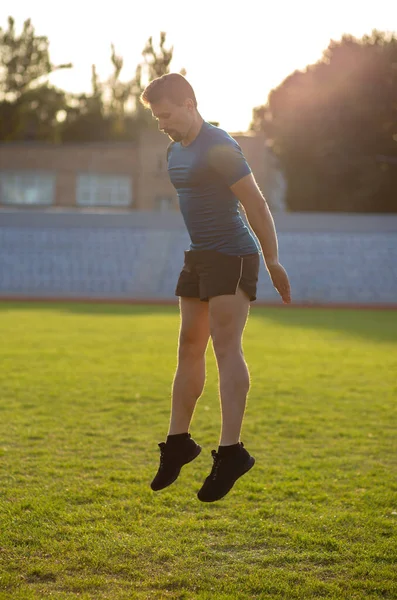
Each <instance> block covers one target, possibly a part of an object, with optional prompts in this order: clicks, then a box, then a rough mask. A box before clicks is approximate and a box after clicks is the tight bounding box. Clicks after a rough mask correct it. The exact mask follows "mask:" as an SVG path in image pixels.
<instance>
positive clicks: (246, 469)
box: [197, 456, 255, 502]
mask: <svg viewBox="0 0 397 600" xmlns="http://www.w3.org/2000/svg"><path fill="white" fill-rule="evenodd" d="M254 464H255V458H254V457H253V456H250V458H249V460H248V463H247V465H246V467H245V468H244V471H243V472H242V473H240V475H238V477H236V478H235V479H234V480H233V482H232V484H231V485H230V486H229V488H228V489H227V490H226V491H224V492H223V493H222V494H221V495H218V496H216V497H213V498H209V499H206V498H200V496H199V494H200V492H198V494H197V497H198V499H199V500H200V501H201V502H216V501H217V500H221V499H222V498H224V497H225V496H226V495H227V494H228V493H229V492H230V490H231V489H232V488H233V486H234V484H235V483H236V481H238V480H239V479H240V477H242V476H243V475H245V474H246V473H248V471H250V470H251V469H252V467H253V466H254Z"/></svg>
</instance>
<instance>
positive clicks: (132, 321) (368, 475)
mask: <svg viewBox="0 0 397 600" xmlns="http://www.w3.org/2000/svg"><path fill="white" fill-rule="evenodd" d="M177 331H178V313H177V309H176V308H174V307H167V308H155V307H131V306H110V305H84V304H23V303H20V304H18V303H14V304H12V303H2V304H0V469H1V481H0V599H1V600H6V599H7V600H21V599H27V600H33V599H34V600H39V599H40V600H42V599H44V598H45V599H47V598H56V599H60V600H61V599H62V600H63V599H72V598H78V599H84V600H85V599H95V600H102V599H109V600H119V599H139V600H148V599H163V598H164V599H169V598H172V599H185V600H191V599H195V600H196V599H197V600H227V599H231V600H236V599H238V600H240V599H241V600H243V599H244V600H248V599H249V600H252V599H253V598H258V599H286V600H290V599H291V600H293V599H301V600H310V599H318V598H332V599H335V600H336V599H338V600H353V599H357V600H364V599H367V598H371V599H372V598H382V599H384V598H390V599H391V598H395V597H396V594H397V571H396V569H395V566H396V561H397V542H396V539H397V536H396V534H397V531H396V530H397V526H396V525H397V494H396V492H397V480H396V473H397V469H396V466H397V465H396V462H397V459H396V456H397V442H396V439H397V435H396V434H397V427H396V423H397V419H396V417H397V414H396V412H397V411H396V399H397V375H396V374H397V343H396V342H397V312H392V311H389V312H376V311H373V312H372V311H354V310H337V311H332V310H320V309H318V310H312V309H290V308H287V307H280V308H279V309H276V308H273V309H270V308H268V309H260V308H255V309H254V310H252V311H251V316H250V320H249V323H248V326H247V329H246V335H245V354H246V358H247V360H248V362H249V365H250V370H251V376H252V387H251V391H250V395H249V400H248V406H247V413H246V418H245V422H244V428H243V436H242V439H243V441H244V442H245V444H246V446H247V448H248V449H249V450H250V451H251V452H252V454H253V455H254V456H255V457H256V460H257V462H256V465H255V467H254V469H253V470H252V471H251V472H250V473H249V474H247V475H246V476H245V477H243V478H242V479H240V480H239V481H238V482H237V484H236V486H235V487H234V488H233V490H232V492H231V493H230V494H229V495H228V496H227V497H226V498H224V499H223V500H222V501H220V502H217V503H214V504H209V505H207V504H202V503H200V502H199V501H198V500H197V497H196V492H197V490H198V489H199V487H200V486H201V483H202V481H203V480H204V478H205V477H206V475H207V474H208V472H209V470H210V468H211V463H212V460H211V456H210V451H211V449H212V448H216V447H217V443H218V435H219V427H220V414H219V401H218V398H217V380H216V369H215V363H214V359H213V355H212V350H209V352H208V377H207V383H206V388H205V392H204V395H203V397H202V398H201V399H200V402H199V404H198V407H197V410H196V413H195V416H194V421H193V425H192V429H191V431H192V434H193V435H194V437H195V438H196V439H197V441H199V442H200V444H202V445H203V448H204V451H203V452H202V454H201V455H200V457H199V458H198V459H197V460H196V461H195V462H194V463H193V464H192V465H188V466H186V467H184V469H183V470H182V474H181V477H180V478H179V479H178V481H177V482H176V483H175V484H174V485H173V486H171V487H170V488H168V489H166V490H164V491H163V492H160V493H157V494H155V493H153V492H152V491H151V489H150V487H149V484H150V481H151V479H152V477H153V476H154V474H155V472H156V470H157V466H158V455H159V452H158V447H157V443H158V442H159V441H162V440H163V439H164V437H165V435H166V432H167V426H168V419H169V394H170V385H171V381H172V376H173V371H174V368H175V363H176V336H177Z"/></svg>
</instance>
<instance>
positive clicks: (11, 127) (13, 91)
mask: <svg viewBox="0 0 397 600" xmlns="http://www.w3.org/2000/svg"><path fill="white" fill-rule="evenodd" d="M71 66H72V65H71V64H67V65H53V64H52V63H51V60H50V56H49V42H48V39H47V38H46V37H44V36H37V35H36V34H35V31H34V28H33V25H32V23H31V21H30V19H27V20H26V21H25V22H24V25H23V29H22V32H21V34H20V35H17V33H16V31H15V22H14V20H13V19H12V17H9V19H8V28H7V29H6V30H3V29H2V28H0V140H5V141H12V140H20V139H38V140H52V141H55V140H56V138H57V114H58V113H59V111H61V110H64V109H65V107H66V98H65V93H64V92H63V91H61V90H57V89H56V88H54V87H52V86H50V85H49V84H48V81H47V78H48V76H49V75H50V74H51V73H53V72H54V71H57V70H59V69H69V68H71Z"/></svg>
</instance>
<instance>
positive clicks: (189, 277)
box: [175, 250, 259, 302]
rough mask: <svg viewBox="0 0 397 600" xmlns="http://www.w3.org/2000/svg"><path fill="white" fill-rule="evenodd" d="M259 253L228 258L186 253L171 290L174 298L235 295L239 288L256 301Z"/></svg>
mask: <svg viewBox="0 0 397 600" xmlns="http://www.w3.org/2000/svg"><path fill="white" fill-rule="evenodd" d="M258 273H259V254H257V253H255V254H246V255H245V256H231V255H229V254H223V253H222V252H217V251H216V250H187V251H186V252H185V263H184V265H183V269H182V271H181V274H180V275H179V279H178V283H177V286H176V290H175V295H176V296H183V297H187V298H200V300H203V301H206V302H208V300H209V299H210V298H213V297H214V296H225V295H230V294H233V295H234V294H236V292H237V290H238V288H239V287H240V288H241V289H242V290H243V291H244V292H245V293H246V294H247V296H248V297H249V299H250V300H251V301H253V300H255V299H256V286H257V282H258Z"/></svg>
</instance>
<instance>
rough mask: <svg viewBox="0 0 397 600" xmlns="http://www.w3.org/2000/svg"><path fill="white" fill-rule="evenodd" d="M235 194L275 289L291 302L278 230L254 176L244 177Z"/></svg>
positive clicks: (233, 186)
mask: <svg viewBox="0 0 397 600" xmlns="http://www.w3.org/2000/svg"><path fill="white" fill-rule="evenodd" d="M230 189H231V190H232V192H233V194H234V195H235V196H236V198H237V199H238V200H239V201H240V202H241V204H242V206H243V207H244V210H245V213H246V215H247V219H248V222H249V224H250V226H251V227H252V230H253V231H254V233H255V235H256V236H257V238H258V240H259V243H260V245H261V248H262V252H263V258H264V261H265V264H266V267H267V270H268V271H269V275H270V277H271V279H272V282H273V285H274V287H275V288H276V289H277V291H278V292H279V294H280V296H281V297H282V299H283V302H285V303H286V304H289V303H290V302H291V288H290V283H289V280H288V275H287V272H286V271H285V269H284V267H283V266H282V265H281V264H280V263H279V259H278V242H277V234H276V228H275V225H274V220H273V217H272V214H271V212H270V209H269V207H268V205H267V202H266V200H265V198H264V197H263V195H262V193H261V191H260V189H259V188H258V185H257V183H256V181H255V179H254V176H253V175H252V173H250V174H249V175H246V176H245V177H242V178H241V179H239V181H237V182H236V183H234V184H233V185H231V186H230Z"/></svg>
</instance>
